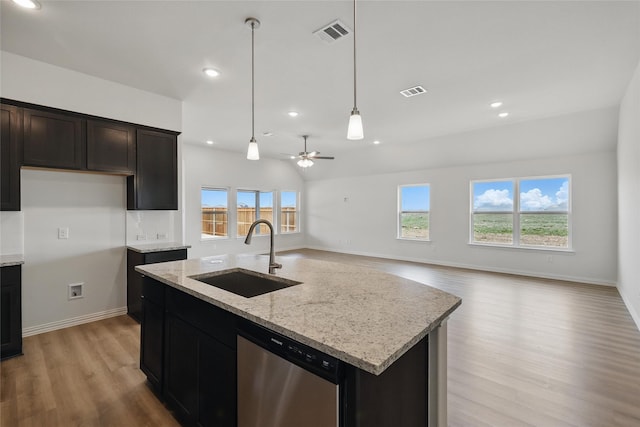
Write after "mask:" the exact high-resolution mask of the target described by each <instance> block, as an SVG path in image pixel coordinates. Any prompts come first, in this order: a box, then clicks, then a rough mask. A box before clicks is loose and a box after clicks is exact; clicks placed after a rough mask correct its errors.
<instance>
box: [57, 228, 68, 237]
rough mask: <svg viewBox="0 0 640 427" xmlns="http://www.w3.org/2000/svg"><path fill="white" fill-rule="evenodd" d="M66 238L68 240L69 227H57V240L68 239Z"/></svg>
mask: <svg viewBox="0 0 640 427" xmlns="http://www.w3.org/2000/svg"><path fill="white" fill-rule="evenodd" d="M68 238H69V227H59V228H58V239H68Z"/></svg>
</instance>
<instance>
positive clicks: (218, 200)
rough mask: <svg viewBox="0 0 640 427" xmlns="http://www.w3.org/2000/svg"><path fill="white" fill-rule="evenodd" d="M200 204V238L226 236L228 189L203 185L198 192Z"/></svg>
mask: <svg viewBox="0 0 640 427" xmlns="http://www.w3.org/2000/svg"><path fill="white" fill-rule="evenodd" d="M200 203H201V206H202V230H201V238H202V239H213V238H216V237H227V236H228V227H227V225H228V212H227V206H228V191H227V190H225V189H220V188H206V187H203V188H202V190H201V193H200Z"/></svg>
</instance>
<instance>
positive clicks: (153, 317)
mask: <svg viewBox="0 0 640 427" xmlns="http://www.w3.org/2000/svg"><path fill="white" fill-rule="evenodd" d="M142 301H143V302H142V312H141V314H142V316H141V317H142V318H141V319H140V320H141V324H142V326H141V328H140V330H141V333H140V369H141V370H142V372H144V373H145V374H146V375H147V379H148V380H149V382H150V383H151V384H152V385H153V386H154V387H155V389H156V391H157V392H158V393H161V392H162V386H163V357H164V337H163V336H164V308H162V307H161V306H159V305H157V304H154V303H153V302H151V301H149V300H148V299H143V300H142Z"/></svg>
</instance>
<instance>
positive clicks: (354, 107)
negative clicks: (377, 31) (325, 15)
mask: <svg viewBox="0 0 640 427" xmlns="http://www.w3.org/2000/svg"><path fill="white" fill-rule="evenodd" d="M353 109H354V110H355V109H357V106H356V0H353Z"/></svg>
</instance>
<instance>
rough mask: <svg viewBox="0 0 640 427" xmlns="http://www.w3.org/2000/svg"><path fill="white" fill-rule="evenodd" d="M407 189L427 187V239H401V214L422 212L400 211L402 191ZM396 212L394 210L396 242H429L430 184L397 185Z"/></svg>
mask: <svg viewBox="0 0 640 427" xmlns="http://www.w3.org/2000/svg"><path fill="white" fill-rule="evenodd" d="M407 187H427V189H428V192H429V204H428V206H427V208H428V209H427V211H426V214H427V224H428V225H427V237H426V238H421V237H403V236H402V214H403V213H410V212H413V213H418V212H424V211H403V210H402V189H403V188H407ZM397 202H398V205H397V210H396V239H398V240H408V241H413V242H430V241H431V184H429V183H426V182H425V183H419V184H399V185H398V188H397Z"/></svg>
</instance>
